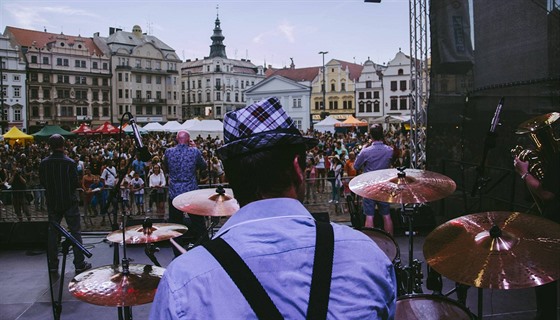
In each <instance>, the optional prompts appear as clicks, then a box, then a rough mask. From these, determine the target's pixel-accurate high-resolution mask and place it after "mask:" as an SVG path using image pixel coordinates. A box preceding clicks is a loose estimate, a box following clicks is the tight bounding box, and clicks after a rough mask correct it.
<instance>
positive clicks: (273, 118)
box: [217, 97, 318, 160]
mask: <svg viewBox="0 0 560 320" xmlns="http://www.w3.org/2000/svg"><path fill="white" fill-rule="evenodd" d="M317 143H318V140H317V139H315V138H310V137H304V136H303V135H302V134H301V132H300V131H299V130H298V129H297V128H296V126H295V124H294V121H293V120H292V118H290V117H289V116H288V115H287V114H286V111H285V110H284V108H282V105H281V104H280V101H278V98H276V97H271V98H268V99H265V100H261V101H259V102H256V103H254V104H252V105H249V106H247V107H245V108H242V109H239V110H235V111H230V112H228V113H226V114H225V115H224V145H223V146H222V147H220V148H219V149H218V150H217V153H218V155H219V156H220V158H221V159H222V160H225V159H227V158H230V157H234V156H239V155H244V154H248V153H251V152H255V151H258V150H260V149H265V148H270V147H274V146H278V145H292V144H293V145H296V144H304V145H306V146H307V147H308V148H311V147H314V146H315V145H317Z"/></svg>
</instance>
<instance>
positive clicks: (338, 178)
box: [329, 155, 343, 203]
mask: <svg viewBox="0 0 560 320" xmlns="http://www.w3.org/2000/svg"><path fill="white" fill-rule="evenodd" d="M330 170H332V171H334V180H333V181H331V184H332V199H331V200H330V201H329V203H338V200H339V199H340V187H342V174H343V167H342V161H340V157H339V156H338V155H336V156H333V157H331V168H330Z"/></svg>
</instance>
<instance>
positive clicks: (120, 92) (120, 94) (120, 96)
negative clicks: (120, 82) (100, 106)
mask: <svg viewBox="0 0 560 320" xmlns="http://www.w3.org/2000/svg"><path fill="white" fill-rule="evenodd" d="M122 97H123V93H122V89H119V99H122Z"/></svg>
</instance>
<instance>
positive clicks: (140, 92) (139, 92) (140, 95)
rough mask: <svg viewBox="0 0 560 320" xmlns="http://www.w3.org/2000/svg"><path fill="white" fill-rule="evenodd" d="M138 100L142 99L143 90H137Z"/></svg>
mask: <svg viewBox="0 0 560 320" xmlns="http://www.w3.org/2000/svg"><path fill="white" fill-rule="evenodd" d="M136 99H142V90H136Z"/></svg>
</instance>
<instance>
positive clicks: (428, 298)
mask: <svg viewBox="0 0 560 320" xmlns="http://www.w3.org/2000/svg"><path fill="white" fill-rule="evenodd" d="M395 319H407V320H410V319H412V320H414V319H419V320H420V319H421V320H444V319H453V320H474V319H476V317H475V316H474V315H473V314H472V313H471V312H470V311H469V310H468V309H467V308H466V307H465V306H463V305H461V304H460V303H458V302H457V301H454V300H451V299H449V298H447V297H445V296H439V295H433V294H409V295H404V296H400V297H398V298H397V308H396V312H395Z"/></svg>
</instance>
